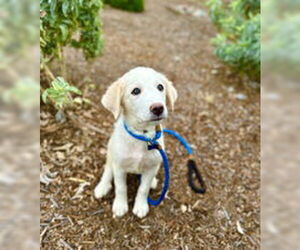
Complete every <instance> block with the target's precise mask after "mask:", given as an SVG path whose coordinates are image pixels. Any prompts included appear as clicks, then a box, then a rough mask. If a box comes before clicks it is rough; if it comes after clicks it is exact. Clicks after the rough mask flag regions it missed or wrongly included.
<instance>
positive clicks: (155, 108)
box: [150, 103, 164, 116]
mask: <svg viewBox="0 0 300 250" xmlns="http://www.w3.org/2000/svg"><path fill="white" fill-rule="evenodd" d="M150 111H151V113H152V114H154V115H156V116H160V115H161V114H162V113H163V112H164V106H163V105H162V104H161V103H154V104H152V105H151V106H150Z"/></svg>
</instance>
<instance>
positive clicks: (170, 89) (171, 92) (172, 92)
mask: <svg viewBox="0 0 300 250" xmlns="http://www.w3.org/2000/svg"><path fill="white" fill-rule="evenodd" d="M165 82H166V87H167V90H166V92H167V100H168V102H169V104H170V106H171V110H173V109H174V104H175V101H176V100H177V96H178V94H177V90H176V89H175V87H174V86H173V83H172V82H171V81H169V80H168V79H166V81H165Z"/></svg>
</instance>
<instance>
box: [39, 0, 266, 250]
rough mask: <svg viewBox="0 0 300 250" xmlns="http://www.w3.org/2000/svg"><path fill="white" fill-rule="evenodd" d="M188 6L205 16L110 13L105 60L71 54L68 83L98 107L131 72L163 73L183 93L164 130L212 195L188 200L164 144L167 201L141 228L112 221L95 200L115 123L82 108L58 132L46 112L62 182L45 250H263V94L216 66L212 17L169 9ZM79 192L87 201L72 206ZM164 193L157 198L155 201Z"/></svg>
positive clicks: (52, 163) (163, 4)
mask: <svg viewBox="0 0 300 250" xmlns="http://www.w3.org/2000/svg"><path fill="white" fill-rule="evenodd" d="M182 3H184V4H188V5H191V6H195V7H197V8H201V9H204V10H205V6H204V4H201V2H200V3H199V2H194V1H183V0H178V1H175V0H174V1H158V0H151V1H147V6H146V12H145V13H143V14H132V13H127V12H123V11H119V10H115V9H111V8H106V9H105V10H104V13H103V21H104V33H105V37H104V39H105V50H104V54H103V56H102V57H101V58H99V59H97V61H96V62H94V63H93V64H88V63H86V62H85V61H84V60H83V58H82V56H81V55H80V54H79V53H75V52H74V51H72V50H70V51H68V52H67V54H68V62H69V64H70V65H69V69H70V72H69V77H70V79H71V80H72V82H74V83H76V84H77V85H78V86H79V87H80V88H81V89H83V90H84V93H85V95H86V96H87V97H88V98H90V99H91V100H93V101H94V102H95V103H99V100H100V97H101V95H102V94H103V93H104V90H105V88H107V86H108V85H109V84H110V83H111V82H112V81H114V80H115V79H116V78H117V77H119V76H121V75H122V74H123V73H125V72H126V71H128V70H129V69H131V68H133V67H135V66H139V65H144V66H149V67H153V68H155V69H156V70H158V71H161V72H163V73H165V74H166V75H167V76H168V77H169V78H170V79H171V80H172V81H173V82H174V84H175V86H176V88H177V90H178V92H179V99H178V102H177V103H176V107H175V111H174V113H173V114H171V116H170V118H169V119H168V122H167V124H166V125H167V127H169V128H172V129H174V130H176V131H178V132H180V133H181V134H182V135H183V136H184V137H186V138H188V140H189V141H190V142H191V143H192V144H193V146H194V148H195V149H196V152H197V154H196V155H197V158H198V159H199V163H200V160H201V164H199V165H200V167H201V170H202V172H203V175H204V177H205V180H206V183H207V187H208V192H207V194H205V195H196V194H194V193H193V192H191V190H190V189H189V187H188V186H187V180H186V167H185V159H184V157H183V156H184V151H183V149H182V148H181V147H180V146H179V145H178V144H177V143H174V141H173V140H172V139H167V143H166V144H167V148H168V151H167V152H168V153H169V157H170V160H171V165H172V167H171V184H170V190H169V193H168V197H167V199H166V200H165V201H164V202H163V204H162V205H160V206H159V207H156V208H151V211H150V213H149V215H148V216H147V217H146V218H144V219H142V220H140V219H138V218H136V217H135V216H134V215H133V214H132V213H131V212H129V213H128V214H127V215H126V216H125V217H124V218H122V219H114V218H112V213H111V204H112V200H113V194H112V193H110V194H109V195H108V196H107V197H106V198H105V199H104V200H102V201H97V200H95V199H94V198H93V196H92V190H93V188H94V186H95V185H96V183H97V181H98V180H99V177H100V174H101V173H102V166H103V163H104V161H105V148H106V143H107V140H108V138H109V133H110V132H111V129H112V128H111V125H112V122H113V119H112V116H111V115H110V114H108V113H107V112H106V111H105V110H104V109H103V108H102V107H101V106H100V105H99V109H96V108H94V107H93V108H91V107H85V108H84V109H77V110H75V111H72V112H73V114H74V117H75V118H74V119H75V121H69V122H67V123H65V124H63V125H58V124H56V123H55V121H54V120H53V113H54V112H53V110H49V108H48V107H45V106H43V107H42V128H41V129H42V130H41V145H42V160H43V162H44V163H45V166H47V167H53V168H52V169H51V171H52V172H57V174H58V177H57V179H56V180H55V181H54V182H52V183H51V184H49V185H48V186H45V185H43V186H42V191H41V197H42V198H41V211H42V212H41V213H42V216H41V221H42V223H44V224H43V225H44V226H42V231H43V230H45V227H47V226H48V228H47V229H46V230H45V233H44V234H43V239H42V242H43V243H42V248H43V249H49V248H52V249H53V248H55V249H57V248H58V247H59V246H60V247H61V246H62V245H64V244H69V245H70V246H72V247H74V248H79V247H82V248H83V249H126V248H133V249H137V248H140V249H145V248H149V249H177V248H181V249H256V248H258V244H259V171H260V169H259V151H260V148H259V138H260V135H259V93H258V91H257V90H254V89H252V88H249V87H248V88H246V87H242V84H240V82H239V80H238V79H236V78H234V76H233V75H232V74H231V73H230V72H228V70H227V69H226V68H225V67H224V66H222V64H221V63H219V62H218V61H217V59H216V58H215V57H214V56H213V54H212V50H213V48H212V46H211V44H210V39H211V37H213V36H214V28H213V26H212V24H211V23H210V21H209V18H208V17H194V16H188V15H179V14H175V13H174V12H172V11H170V10H169V9H168V8H167V7H168V6H174V5H176V4H182ZM89 82H90V83H91V84H89ZM238 94H239V95H238ZM244 97H246V99H244ZM76 117H77V118H76ZM161 179H162V176H160V180H161ZM82 183H86V184H82ZM128 183H133V184H130V188H129V189H130V190H129V195H128V196H129V202H130V210H131V209H132V205H133V199H134V196H135V193H136V188H137V181H136V178H135V177H133V176H130V178H129V180H128ZM80 184H81V185H82V186H84V188H83V192H82V193H81V194H80V195H79V198H76V197H75V198H74V195H75V193H76V190H77V189H78V187H79V185H80ZM158 193H159V189H158V190H157V191H156V192H154V193H153V194H152V195H155V194H158ZM72 197H73V199H72ZM185 210H186V211H185Z"/></svg>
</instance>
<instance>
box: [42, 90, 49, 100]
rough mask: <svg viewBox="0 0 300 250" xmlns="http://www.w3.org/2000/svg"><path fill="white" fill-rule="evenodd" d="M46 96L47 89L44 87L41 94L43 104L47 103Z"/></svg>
mask: <svg viewBox="0 0 300 250" xmlns="http://www.w3.org/2000/svg"><path fill="white" fill-rule="evenodd" d="M47 98H48V89H45V90H44V92H43V94H42V100H43V102H44V103H45V104H46V103H47Z"/></svg>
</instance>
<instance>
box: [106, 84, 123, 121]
mask: <svg viewBox="0 0 300 250" xmlns="http://www.w3.org/2000/svg"><path fill="white" fill-rule="evenodd" d="M122 96H123V84H122V80H120V79H118V80H117V81H115V82H114V83H112V84H111V85H110V86H109V87H108V89H107V90H106V92H105V94H104V95H103V96H102V99H101V103H102V105H103V106H104V107H105V108H106V109H107V110H109V111H110V112H112V113H113V115H114V118H115V119H117V118H118V116H119V115H120V113H121V101H122Z"/></svg>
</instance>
